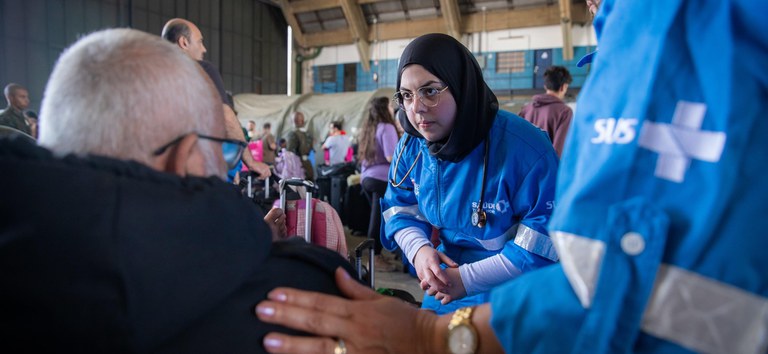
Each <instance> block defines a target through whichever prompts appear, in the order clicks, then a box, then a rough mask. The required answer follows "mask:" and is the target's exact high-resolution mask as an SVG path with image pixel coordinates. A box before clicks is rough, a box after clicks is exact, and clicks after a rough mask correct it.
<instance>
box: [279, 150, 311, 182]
mask: <svg viewBox="0 0 768 354" xmlns="http://www.w3.org/2000/svg"><path fill="white" fill-rule="evenodd" d="M275 175H277V176H278V177H280V178H301V179H304V167H302V164H301V158H299V156H297V155H296V154H294V153H292V152H290V151H288V150H287V149H282V150H281V152H280V156H277V157H276V158H275Z"/></svg>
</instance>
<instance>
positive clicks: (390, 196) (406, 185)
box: [381, 134, 432, 251]
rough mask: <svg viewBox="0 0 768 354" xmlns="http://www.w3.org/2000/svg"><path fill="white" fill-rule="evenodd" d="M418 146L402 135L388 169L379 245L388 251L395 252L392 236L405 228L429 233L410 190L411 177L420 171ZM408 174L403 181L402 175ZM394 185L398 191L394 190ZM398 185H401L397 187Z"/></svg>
mask: <svg viewBox="0 0 768 354" xmlns="http://www.w3.org/2000/svg"><path fill="white" fill-rule="evenodd" d="M420 149H421V144H420V143H419V141H418V139H417V138H414V137H412V136H410V135H408V134H405V135H403V138H402V139H400V142H399V143H398V144H397V148H395V154H394V156H393V161H392V163H391V164H390V167H389V176H388V177H389V180H390V183H389V184H388V185H387V193H386V194H385V195H384V198H382V199H381V213H382V228H383V229H384V232H383V233H382V238H381V243H382V245H383V246H384V247H385V248H386V249H388V250H390V251H394V250H396V249H397V248H398V245H397V242H395V233H396V232H397V231H399V230H402V229H404V228H406V227H411V226H415V227H418V228H419V229H421V230H422V231H424V234H425V235H427V237H429V235H430V234H431V233H432V225H431V224H430V223H429V222H428V221H427V219H426V218H425V217H424V215H423V214H422V213H421V211H420V210H419V202H418V195H417V193H418V190H414V184H413V182H412V179H411V178H412V177H411V176H416V175H417V174H419V173H420V171H421V160H422V159H421V157H420V156H419V151H420ZM408 170H411V171H410V174H408V176H407V177H406V174H407V173H408ZM391 182H394V183H395V184H396V185H397V184H399V186H398V187H394V186H393V185H392V183H391ZM401 182H402V183H401Z"/></svg>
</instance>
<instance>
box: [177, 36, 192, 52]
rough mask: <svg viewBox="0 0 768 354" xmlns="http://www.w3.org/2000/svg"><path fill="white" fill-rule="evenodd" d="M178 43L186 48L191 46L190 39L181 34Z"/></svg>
mask: <svg viewBox="0 0 768 354" xmlns="http://www.w3.org/2000/svg"><path fill="white" fill-rule="evenodd" d="M177 44H178V45H179V47H180V48H183V49H186V48H187V47H188V46H189V40H188V39H187V37H184V36H180V37H179V40H178V42H177Z"/></svg>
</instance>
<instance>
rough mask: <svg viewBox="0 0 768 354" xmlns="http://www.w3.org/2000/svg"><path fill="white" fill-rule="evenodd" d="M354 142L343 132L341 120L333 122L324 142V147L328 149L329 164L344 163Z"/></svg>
mask: <svg viewBox="0 0 768 354" xmlns="http://www.w3.org/2000/svg"><path fill="white" fill-rule="evenodd" d="M351 143H352V142H350V141H349V137H347V135H346V134H343V133H342V130H341V122H339V121H334V122H331V125H330V131H329V133H328V138H327V139H325V142H324V143H323V149H327V150H328V160H327V161H326V163H328V165H336V164H340V163H344V161H345V158H346V157H347V152H348V151H349V147H350V145H351Z"/></svg>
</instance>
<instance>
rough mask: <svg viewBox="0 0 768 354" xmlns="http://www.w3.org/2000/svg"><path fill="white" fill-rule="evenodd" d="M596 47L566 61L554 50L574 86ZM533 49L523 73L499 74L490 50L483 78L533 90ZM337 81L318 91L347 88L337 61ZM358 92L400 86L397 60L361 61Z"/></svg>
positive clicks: (495, 85)
mask: <svg viewBox="0 0 768 354" xmlns="http://www.w3.org/2000/svg"><path fill="white" fill-rule="evenodd" d="M592 49H593V47H574V50H573V51H574V55H573V57H574V59H573V60H567V61H566V60H563V51H562V49H561V48H553V49H552V57H553V58H552V63H553V65H561V66H565V67H566V68H568V71H570V72H571V76H573V82H572V83H571V87H574V88H578V87H581V86H582V85H583V84H584V81H585V80H586V78H587V74H588V73H589V70H588V69H589V68H588V67H587V66H585V67H582V68H579V67H576V63H577V62H578V61H579V59H580V58H581V57H582V56H584V55H585V54H587V52H588V51H591V50H592ZM533 52H534V51H533V50H527V51H525V54H524V56H525V67H524V68H523V71H522V72H516V73H497V72H496V63H497V59H498V53H495V52H494V53H486V54H485V57H484V60H485V67H484V68H483V77H484V78H485V81H486V82H487V83H488V86H489V87H490V88H491V89H493V90H494V91H506V90H530V89H533V66H534V65H533V63H534V58H533ZM336 67H337V77H336V81H337V82H336V83H319V82H317V80H316V82H315V83H314V85H313V87H314V91H315V92H318V93H331V92H342V91H343V90H344V77H343V76H344V64H337V65H336ZM313 70H314V73H315V76H314V77H316V78H317V77H318V69H317V66H315V67H313ZM373 73H378V74H379V75H378V82H377V81H374V80H373ZM356 74H357V81H356V85H357V91H373V90H376V89H378V88H380V87H392V88H395V87H396V85H397V59H388V60H379V61H378V64H376V63H375V62H373V61H372V62H371V69H370V71H367V72H366V71H364V70H363V67H362V65H360V63H358V64H357V73H356Z"/></svg>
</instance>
